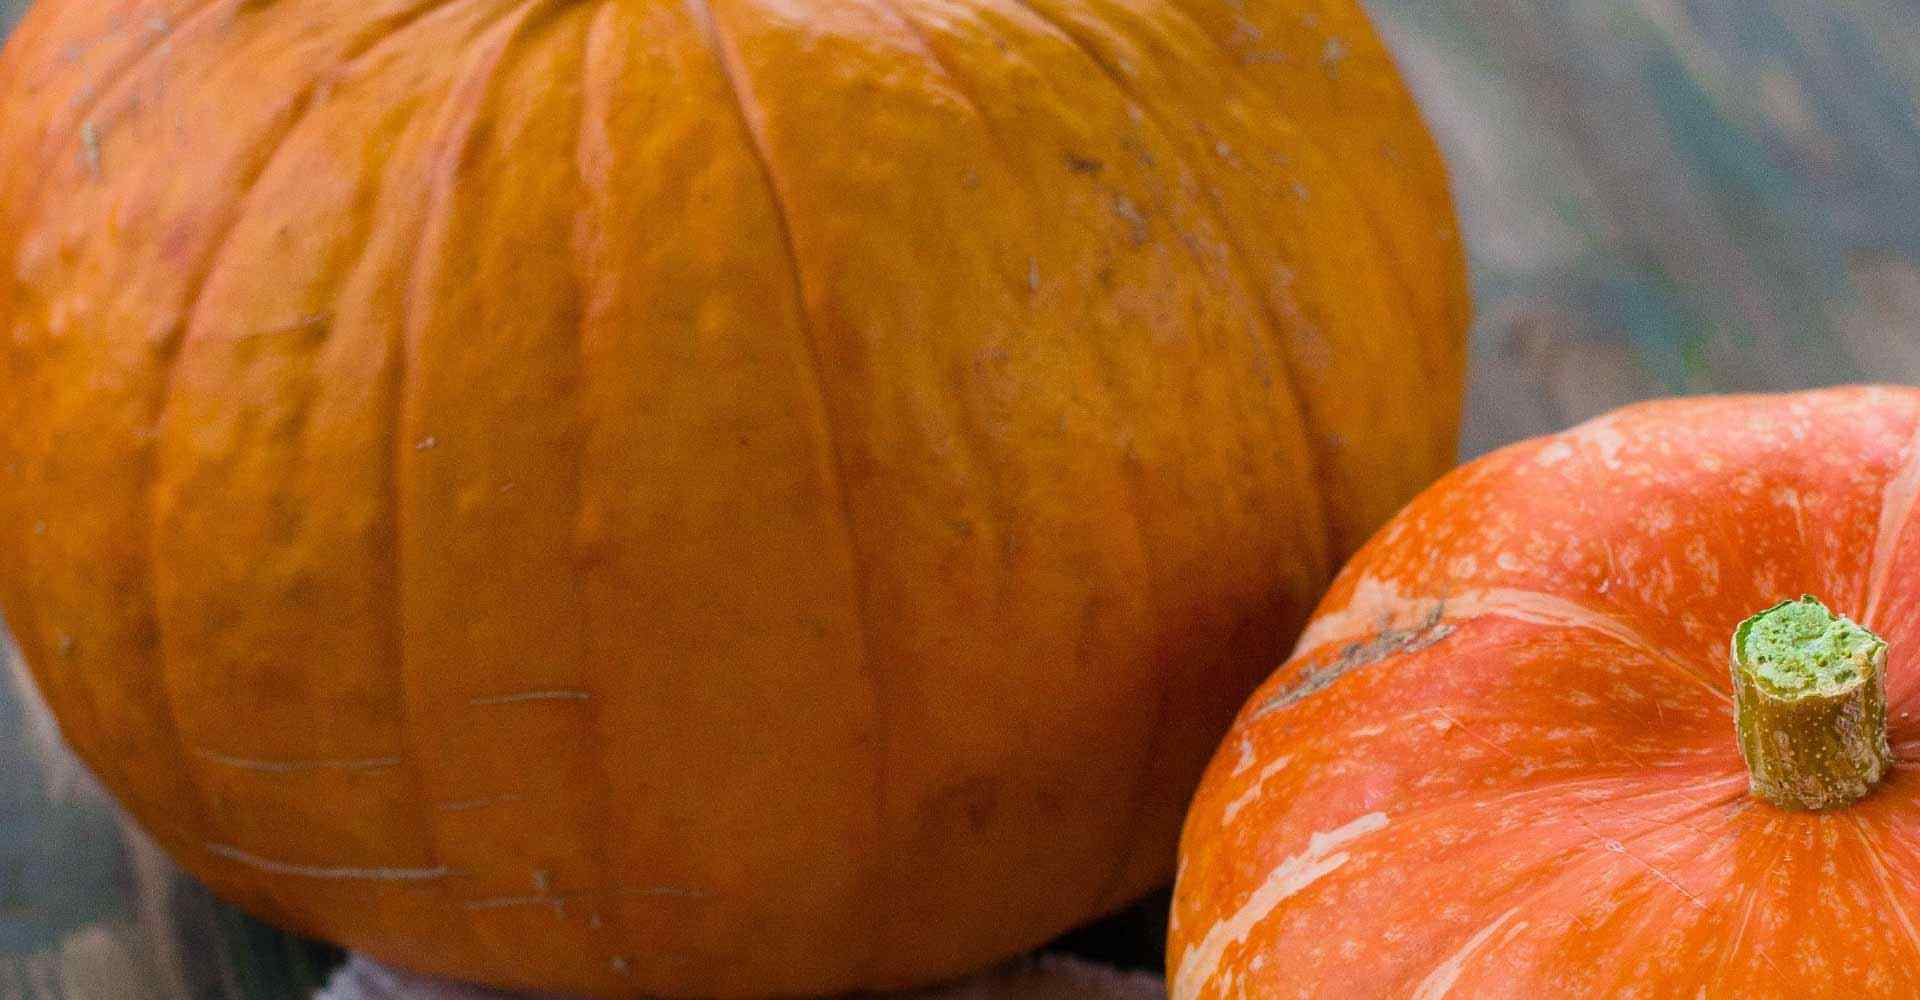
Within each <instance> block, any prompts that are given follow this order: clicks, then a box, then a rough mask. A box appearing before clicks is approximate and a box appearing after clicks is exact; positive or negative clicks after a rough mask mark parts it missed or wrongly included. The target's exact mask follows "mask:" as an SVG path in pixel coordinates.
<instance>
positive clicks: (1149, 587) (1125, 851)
mask: <svg viewBox="0 0 1920 1000" xmlns="http://www.w3.org/2000/svg"><path fill="white" fill-rule="evenodd" d="M876 3H877V5H878V6H879V7H881V8H882V9H883V10H885V11H886V12H887V13H889V14H891V15H892V16H893V18H894V19H895V20H897V21H898V22H900V24H901V25H902V26H903V27H905V28H906V29H907V31H908V32H909V33H910V34H911V35H912V36H913V37H914V38H915V39H916V41H918V43H919V45H920V47H921V48H922V49H923V50H924V52H925V55H926V56H927V57H928V59H930V60H931V61H932V62H933V64H934V65H935V67H936V68H938V69H939V70H940V71H941V73H942V75H943V76H944V77H945V78H946V79H947V80H948V81H949V82H950V83H951V85H952V86H953V88H954V90H955V92H956V93H957V94H959V95H960V97H961V98H962V100H964V101H965V102H966V104H967V105H968V107H969V109H970V110H971V111H972V112H973V114H974V116H975V117H976V118H977V119H978V120H979V122H980V125H981V130H982V132H983V133H984V134H985V135H986V136H987V138H988V141H989V143H990V144H991V145H992V146H993V148H994V151H995V153H996V154H997V155H998V156H999V157H1000V159H1001V161H1002V162H1003V163H1005V164H1006V165H1007V166H1008V168H1009V169H1010V170H1011V171H1012V175H1013V176H1014V177H1016V178H1019V177H1023V176H1024V175H1025V172H1024V171H1020V170H1017V169H1014V160H1013V156H1012V154H1011V152H1010V150H1009V148H1008V146H1007V144H1006V141H1005V139H1004V137H1003V136H1002V135H1001V134H1000V132H999V130H998V129H996V128H995V127H994V124H993V122H992V120H991V119H990V118H989V117H988V116H987V114H986V112H985V110H984V108H983V107H982V106H981V105H980V103H979V102H978V101H977V100H975V99H974V97H973V96H972V90H971V88H970V87H969V85H968V84H967V83H966V82H965V76H964V74H963V73H961V72H960V71H959V70H958V69H956V68H955V67H954V66H953V64H952V63H950V62H949V61H948V60H947V59H946V58H945V57H944V56H942V55H941V54H940V51H939V47H938V46H937V45H936V44H935V43H934V41H933V40H932V38H931V37H930V33H929V32H927V31H926V30H925V29H924V27H923V26H922V25H921V24H919V22H918V20H917V19H916V18H915V16H914V15H913V14H910V13H909V12H908V10H909V7H910V3H909V2H903V0H876ZM977 23H979V24H980V25H981V26H982V28H983V29H984V30H986V31H989V32H995V33H996V34H998V32H997V30H996V28H995V27H994V25H993V23H992V21H991V20H990V19H986V18H982V19H980V21H978V22H977ZM1026 187H1028V188H1032V187H1033V185H1032V184H1031V182H1029V183H1028V184H1027V185H1026ZM1028 301H1029V302H1030V301H1031V296H1029V297H1028ZM1094 341H1095V342H1094V343H1092V344H1091V345H1090V346H1091V347H1092V349H1093V350H1094V351H1095V353H1096V355H1097V356H1098V357H1099V358H1100V361H1101V363H1100V364H1097V365H1095V366H1094V371H1095V374H1096V377H1097V380H1098V382H1099V384H1100V386H1101V388H1102V391H1103V392H1104V393H1105V394H1106V396H1107V397H1108V399H1109V400H1117V399H1118V398H1119V391H1118V388H1117V387H1116V386H1115V384H1114V381H1113V378H1112V375H1111V373H1112V371H1113V368H1114V366H1113V364H1112V361H1111V357H1110V355H1109V354H1108V353H1107V351H1106V345H1105V344H1104V343H1100V342H1099V338H1094ZM970 398H971V397H970V396H967V395H966V394H963V399H970ZM963 407H964V403H963ZM1112 412H1114V413H1119V412H1121V408H1119V407H1118V406H1116V407H1115V408H1114V409H1113V411H1112ZM966 422H967V421H964V420H963V423H966ZM971 436H974V437H978V435H977V434H974V435H971ZM975 448H976V450H979V451H985V450H986V448H985V445H984V444H981V443H978V442H976V444H975ZM982 466H983V467H984V468H985V469H986V471H987V475H988V477H989V483H990V487H989V496H990V497H992V499H993V502H994V503H995V505H996V508H997V509H996V514H997V515H998V516H1000V517H1001V519H1002V523H1011V517H1010V516H1008V515H1006V514H1005V513H1004V507H1005V503H1004V500H1003V499H1002V497H1003V496H1004V492H1005V491H1004V488H1003V486H1002V484H1001V476H1000V473H999V469H998V467H997V465H996V463H993V462H985V463H982ZM1124 479H1125V481H1126V484H1127V489H1126V491H1125V497H1126V504H1125V510H1126V514H1127V521H1128V525H1129V527H1130V529H1131V534H1132V535H1133V537H1134V540H1135V544H1136V545H1137V546H1138V547H1139V550H1140V552H1142V553H1150V552H1152V550H1153V546H1152V545H1150V544H1149V543H1148V540H1147V533H1146V527H1145V524H1144V523H1143V518H1142V515H1141V511H1142V509H1143V504H1142V502H1141V487H1140V483H1139V481H1138V476H1136V475H1133V474H1128V475H1126V476H1125V477H1124ZM996 530H997V526H996ZM1147 562H1148V564H1149V565H1152V563H1153V560H1152V559H1151V557H1149V558H1148V560H1147ZM1139 586H1140V589H1141V591H1142V592H1143V594H1144V596H1145V598H1146V600H1145V603H1146V605H1147V606H1148V607H1149V608H1152V609H1154V611H1155V613H1156V614H1157V613H1158V611H1159V608H1160V601H1159V597H1158V593H1159V589H1160V588H1159V587H1157V586H1156V585H1155V583H1154V578H1153V574H1152V573H1151V572H1148V573H1144V574H1142V575H1141V578H1140V582H1139ZM1156 684H1157V687H1158V690H1157V691H1156V693H1155V696H1154V702H1155V704H1156V705H1164V701H1165V698H1166V696H1167V693H1168V692H1167V685H1168V681H1167V680H1166V679H1165V677H1164V675H1158V678H1157V680H1156ZM1158 728H1159V726H1158V725H1157V723H1155V724H1149V726H1148V733H1149V736H1148V738H1147V739H1146V740H1143V741H1142V744H1141V751H1140V755H1139V761H1138V763H1137V764H1136V766H1135V767H1133V769H1132V770H1133V772H1134V773H1135V774H1137V775H1138V777H1137V778H1136V779H1135V791H1134V792H1133V793H1132V794H1131V795H1130V799H1137V798H1139V797H1140V796H1142V795H1144V793H1145V786H1146V781H1147V774H1148V772H1149V769H1150V764H1151V762H1152V760H1153V755H1154V739H1153V737H1152V733H1154V732H1155V731H1157V730H1158ZM1137 812H1138V809H1131V808H1130V809H1126V810H1122V811H1120V812H1119V813H1117V814H1116V815H1117V822H1116V824H1115V830H1116V837H1115V839H1116V841H1117V843H1118V845H1119V847H1120V851H1119V852H1118V853H1119V855H1120V857H1119V860H1118V862H1117V864H1116V866H1115V868H1114V871H1113V872H1112V874H1110V875H1106V876H1102V877H1101V878H1100V879H1098V880H1096V881H1094V882H1093V883H1092V888H1093V893H1094V895H1093V897H1092V899H1091V902H1090V904H1089V905H1090V907H1091V912H1097V913H1104V912H1106V911H1107V910H1109V909H1110V908H1111V905H1112V901H1111V900H1110V899H1109V897H1110V896H1112V895H1113V894H1114V892H1115V891H1117V890H1116V885H1115V883H1117V882H1118V881H1119V880H1120V878H1121V877H1122V876H1123V875H1124V874H1125V871H1126V868H1127V866H1128V864H1129V862H1130V861H1131V857H1132V856H1131V850H1130V847H1131V844H1132V841H1133V838H1134V834H1133V827H1134V825H1135V823H1134V819H1133V817H1134V815H1135V814H1137Z"/></svg>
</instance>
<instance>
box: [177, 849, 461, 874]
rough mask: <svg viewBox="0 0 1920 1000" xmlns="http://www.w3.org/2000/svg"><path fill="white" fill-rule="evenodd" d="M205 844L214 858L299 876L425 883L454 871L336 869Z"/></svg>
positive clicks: (446, 868) (265, 870)
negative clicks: (278, 859) (274, 858)
mask: <svg viewBox="0 0 1920 1000" xmlns="http://www.w3.org/2000/svg"><path fill="white" fill-rule="evenodd" d="M205 846H206V849H207V853H208V854H212V855H214V856H215V857H221V858H226V859H227V860H228V861H236V862H239V863H240V864H243V865H246V866H247V867H249V868H257V869H259V870H261V871H263V872H271V873H272V874H275V875H296V876H299V877H300V878H319V879H338V880H343V881H366V882H428V881H432V880H434V879H441V878H446V877H447V876H449V875H452V874H454V871H453V869H451V868H448V867H447V866H445V865H441V866H440V867H438V868H357V867H351V866H348V867H337V868H336V867H330V866H324V865H303V864H295V863H293V862H290V861H275V860H273V859H272V858H263V857H261V856H259V855H257V854H248V853H247V852H246V851H243V850H241V849H239V848H238V847H234V846H232V845H230V844H214V843H209V844H207V845H205Z"/></svg>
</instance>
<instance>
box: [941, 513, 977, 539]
mask: <svg viewBox="0 0 1920 1000" xmlns="http://www.w3.org/2000/svg"><path fill="white" fill-rule="evenodd" d="M947 527H949V528H952V529H953V533H954V534H956V535H959V536H960V537H961V538H972V537H973V522H972V521H969V520H967V519H966V518H964V517H956V518H954V519H953V520H951V521H948V522H947Z"/></svg>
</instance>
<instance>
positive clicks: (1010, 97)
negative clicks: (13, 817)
mask: <svg viewBox="0 0 1920 1000" xmlns="http://www.w3.org/2000/svg"><path fill="white" fill-rule="evenodd" d="M0 162H4V163H6V164H7V165H8V169H7V170H6V171H4V172H0V174H3V176H0V261H4V263H5V266H6V271H5V275H4V281H0V331H4V334H3V335H4V338H5V339H4V340H0V567H4V570H0V600H3V601H4V607H5V609H6V613H7V617H8V620H9V622H10V623H11V624H12V627H13V628H14V629H15V631H16V632H17V634H18V637H19V640H20V642H21V645H22V647H23V649H24V650H25V653H26V655H27V657H28V659H29V661H30V663H31V665H32V668H33V670H34V673H35V675H36V677H37V678H38V680H39V682H40V684H41V685H42V686H43V688H44V689H45V693H46V695H47V697H48V700H49V702H50V703H51V704H52V706H53V708H54V710H55V711H56V713H57V714H58V716H59V718H60V720H61V722H62V724H63V727H64V730H65V732H66V734H67V736H68V737H69V738H70V739H71V741H72V743H73V744H74V746H75V747H76V748H77V749H78V751H79V752H80V753H81V755H82V756H83V757H84V758H85V759H86V760H87V761H88V762H89V763H90V764H91V765H92V766H93V767H94V768H95V769H96V770H97V771H98V772H99V774H100V775H101V777H102V778H104V779H105V781H106V782H107V784H108V785H110V786H111V787H112V788H113V789H114V790H115V791H116V792H117V793H118V794H119V795H120V796H121V797H122V798H123V799H124V800H125V802H126V803H127V804H128V805H129V806H130V807H131V809H132V811H133V812H134V813H135V815H137V816H138V817H139V818H140V820H141V821H142V822H143V823H144V824H145V825H146V826H147V827H148V828H149V829H150V830H151V831H152V832H153V834H154V835H155V836H156V837H158V838H159V840H160V841H161V842H162V843H163V844H164V845H166V847H167V848H169V849H170V850H171V851H172V852H173V853H174V854H175V855H176V856H177V857H178V858H179V859H180V860H181V861H182V862H184V863H185V864H186V865H187V866H188V867H189V868H190V869H192V870H193V871H194V872H195V873H197V874H198V875H199V876H201V877H202V878H204V879H205V880H206V881H207V882H208V883H209V884H210V885H212V886H213V887H214V889H215V890H216V891H218V892H219V893H221V894H222V895H223V896H225V897H227V898H229V899H232V900H235V901H237V902H238V903H240V904H241V905H243V906H245V907H247V908H249V909H250V910H252V911H254V912H256V913H259V914H262V915H264V916H266V917H268V918H271V919H273V920H276V921H278V922H280V923H282V924H285V925H287V926H289V927H292V928H295V929H297V930H300V931H305V932H308V933H311V934H315V935H319V936H324V937H327V938H331V939H333V940H336V941H339V942H341V943H344V944H347V945H350V946H353V947H355V948H359V949H363V950H366V951H368V952H371V953H373V954H375V955H377V956H380V957H383V958H385V959H388V960H390V961H392V962H395V963H399V964H403V965H406V966H411V967H414V968H418V969H422V970H428V971H433V972H440V973H446V974H451V975H455V976H460V977H466V978H471V979H476V980H484V981H488V982H493V983H499V984H509V985H519V986H537V987H546V988H554V989H564V990H569V991H584V992H596V993H601V994H608V995H621V994H637V993H649V994H674V995H709V996H711V995H723V996H752V995H764V994H795V993H817V992H827V991H835V990H844V989H852V988H856V987H873V986H887V985H899V984H905V983H912V982H919V981H925V980H928V979H931V978H936V977H940V976H945V975H949V974H952V973H956V972H958V971H961V970H965V969H968V968H971V967H975V966H978V965H981V964H983V963H985V962H988V961H990V960H992V959H995V958H997V957H1000V956H1004V955H1008V954H1012V953H1015V952H1018V951H1021V950H1022V949H1026V948H1029V947H1031V946H1033V945H1035V944H1037V943H1039V942H1042V941H1044V940H1046V939H1047V938H1048V937H1049V936H1051V935H1053V934H1056V933H1057V932H1059V931H1061V930H1063V929H1066V928H1068V927H1069V926H1071V925H1074V924H1076V923H1079V922H1082V921H1084V920H1086V919H1088V918H1090V917H1092V916H1094V915H1097V914H1099V913H1101V912H1102V911H1104V910H1107V909H1110V908H1113V907H1115V906H1117V905H1119V904H1121V903H1123V902H1124V901H1126V900H1127V899H1128V898H1130V897H1132V896H1135V895H1136V894H1138V893H1140V892H1142V891H1143V890H1145V889H1147V888H1148V887H1150V886H1152V885H1154V884H1155V883H1157V882H1160V881H1162V880H1163V879H1165V878H1167V877H1168V876H1169V874H1170V868H1171V862H1172V852H1173V846H1174V844H1175V841H1176V834H1177V828H1178V823H1179V818H1180V816H1181V814H1182V812H1183V809H1184V805H1185V800H1186V796H1187V795H1188V793H1189V791H1190V789H1191V788H1192V785H1193V783H1194V782H1195V781H1196V780H1197V778H1198V776H1199V772H1200V770H1201V767H1202V766H1203V764H1204V761H1205V758H1206V756H1207V754H1208V753H1209V752H1210V751H1211V748H1212V746H1213V744H1214V742H1215V741H1216V740H1217V738H1218V735H1219V733H1220V732H1221V731H1222V730H1223V729H1224V727H1225V725H1226V723H1227V721H1228V720H1229V718H1230V717H1231V714H1232V712H1233V709H1234V707H1235V706H1236V705H1237V704H1238V703H1239V701H1240V700H1241V698H1242V697H1243V696H1244V694H1245V692H1246V691H1248V690H1249V689H1251V687H1252V686H1253V684H1254V683H1255V682H1256V681H1257V679H1258V676H1259V675H1260V673H1261V672H1262V670H1263V668H1264V666H1265V665H1267V664H1269V663H1271V662H1272V658H1273V657H1274V656H1276V655H1277V654H1278V653H1279V652H1280V651H1281V647H1280V644H1281V643H1283V642H1284V640H1285V637H1286V636H1288V635H1290V634H1291V633H1292V632H1293V631H1294V630H1295V629H1297V627H1298V625H1299V623H1300V622H1301V621H1302V620H1303V619H1304V617H1305V609H1306V608H1307V607H1308V605H1309V603H1310V602H1311V600H1312V599H1313V597H1314V595H1316V594H1317V593H1319V591H1320V590H1321V588H1322V587H1323V586H1324V585H1325V583H1326V581H1327V579H1328V578H1329V577H1330V575H1331V568H1332V567H1333V566H1336V565H1337V564H1338V562H1339V560H1340V558H1341V557H1342V556H1343V555H1344V554H1345V553H1346V552H1348V551H1349V550H1350V549H1351V548H1353V547H1354V546H1356V545H1357V544H1358V543H1359V542H1360V541H1361V540H1362V539H1364V538H1365V537H1366V535H1367V534H1368V533H1369V532H1370V531H1371V530H1372V529H1373V528H1374V527H1375V526H1377V525H1378V524H1379V523H1380V522H1381V521H1382V520H1384V519H1385V518H1386V517H1387V516H1388V515H1389V514H1390V513H1391V512H1392V511H1393V510H1394V509H1395V508H1396V507H1397V506H1399V505H1400V504H1401V503H1403V502H1404V501H1405V500H1406V499H1407V498H1408V497H1409V496H1411V495H1412V493H1413V492H1414V491H1416V490H1417V489H1418V488H1419V487H1420V486H1421V485H1423V484H1424V483H1425V482H1427V481H1428V480H1429V479H1430V478H1432V477H1433V476H1435V475H1437V474H1438V473H1439V472H1440V471H1441V470H1442V469H1443V468H1444V467H1445V466H1446V465H1447V464H1448V462H1449V460H1450V455H1451V452H1452V442H1453V437H1454V432H1455V422H1456V413H1457V407H1458V403H1459V379H1460V369H1461V356H1462V333H1463V328H1464V321H1465V316H1466V303H1465V295H1464V289H1463V277H1462V275H1463V268H1462V262H1461V255H1460V251H1459V248H1458V246H1457V244H1456V242H1455V237H1454V228H1453V222H1452V218H1451V214H1450V209H1449V205H1448V198H1447V193H1446V188H1445V178H1444V176H1443V175H1442V172H1441V169H1440V166H1439V164H1438V162H1437V159H1436V156H1435V153H1434V150H1433V149H1432V147H1431V144H1430V142H1429V140H1428V137H1427V135H1426V133H1425V132H1424V131H1423V129H1422V128H1421V126H1420V123H1419V121H1418V119H1417V117H1416V115H1415V113H1414V110H1413V108H1412V106H1411V104H1410V103H1409V101H1408V100H1407V98H1406V95H1405V93H1404V92H1403V90H1402V88H1401V86H1400V84H1399V82H1398V80H1397V78H1396V76H1395V75H1394V73H1393V70H1392V67H1391V65H1390V62H1389V60H1388V58H1387V55H1386V54H1385V52H1384V51H1383V50H1382V49H1381V47H1380V46H1379V44H1378V43H1377V41H1376V40H1375V38H1374V36H1373V34H1372V33H1371V32H1370V31H1369V29H1368V26H1367V24H1366V22H1365V20H1364V18H1363V16H1362V15H1361V13H1360V12H1359V10H1358V8H1357V6H1356V5H1354V4H1353V3H1351V2H1350V0H1315V2H1301V3H1283V4H1260V5H1250V6H1249V7H1248V8H1247V9H1246V10H1244V11H1242V10H1241V9H1239V8H1238V7H1236V6H1234V5H1228V4H1219V3H1213V2H1210V0H1209V2H1204V3H1203V2H1199V0H1177V2H1176V0H1125V2H1121V0H981V2H954V0H900V2H889V0H818V2H813V3H792V2H779V0H774V2H762V0H711V2H708V0H666V2H653V0H600V2H573V0H280V2H277V3H259V2H254V0H171V2H164V0H40V2H39V3H37V4H36V5H35V6H34V8H33V10H32V12H31V13H30V14H29V16H28V17H27V19H26V21H25V23H23V24H22V25H21V26H20V28H19V31H18V33H17V34H16V35H15V36H14V38H13V39H12V40H11V41H10V42H9V44H8V46H7V49H6V52H5V56H4V59H0Z"/></svg>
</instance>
